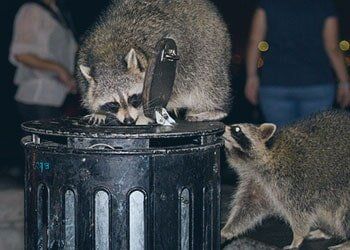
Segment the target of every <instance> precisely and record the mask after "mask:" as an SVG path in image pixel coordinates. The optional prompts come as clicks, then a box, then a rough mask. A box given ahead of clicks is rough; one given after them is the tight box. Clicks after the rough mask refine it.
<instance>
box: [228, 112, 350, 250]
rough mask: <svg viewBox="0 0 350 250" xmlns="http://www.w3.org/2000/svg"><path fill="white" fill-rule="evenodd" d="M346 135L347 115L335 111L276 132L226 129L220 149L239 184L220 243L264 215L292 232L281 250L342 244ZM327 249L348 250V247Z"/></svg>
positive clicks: (267, 127)
mask: <svg viewBox="0 0 350 250" xmlns="http://www.w3.org/2000/svg"><path fill="white" fill-rule="evenodd" d="M349 131H350V115H349V114H348V113H346V112H340V111H325V112H322V113H319V114H316V115H314V116H312V117H310V118H308V119H305V120H303V121H300V122H297V123H295V124H292V125H289V126H286V127H284V128H282V129H280V130H279V131H276V126H275V125H274V124H262V125H260V126H255V125H252V124H236V125H231V126H227V127H226V131H225V133H224V139H225V150H226V154H227V158H228V162H229V164H230V166H231V167H232V168H233V169H234V170H236V172H237V173H238V175H239V176H240V184H239V186H238V189H237V192H236V194H235V198H234V200H233V204H232V210H231V211H230V214H229V217H228V220H227V223H226V225H225V227H224V228H223V229H222V231H221V237H222V240H223V241H225V240H228V239H232V238H234V237H238V236H240V235H242V234H243V233H245V232H246V231H247V230H249V229H252V228H253V227H255V226H256V225H257V224H259V223H261V221H262V220H263V219H264V218H265V217H267V216H279V217H281V218H283V219H284V220H286V222H288V223H289V225H290V227H291V228H292V231H293V241H292V243H291V245H290V246H287V247H285V249H291V248H298V247H300V245H301V244H302V242H303V240H304V239H305V238H306V237H309V236H310V237H311V238H317V237H327V234H330V235H332V236H335V237H339V238H341V239H344V240H348V239H349V237H350V133H349ZM311 229H320V230H322V231H320V230H317V231H311V232H310V230H311ZM323 232H325V233H327V234H325V233H323ZM330 249H350V243H349V241H346V242H345V243H343V244H340V245H337V246H334V247H330Z"/></svg>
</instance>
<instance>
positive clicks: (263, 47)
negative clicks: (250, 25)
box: [258, 41, 270, 52]
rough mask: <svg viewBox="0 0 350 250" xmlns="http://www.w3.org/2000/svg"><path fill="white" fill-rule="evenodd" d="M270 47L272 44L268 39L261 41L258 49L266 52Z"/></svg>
mask: <svg viewBox="0 0 350 250" xmlns="http://www.w3.org/2000/svg"><path fill="white" fill-rule="evenodd" d="M269 48H270V45H269V43H268V42H266V41H261V42H260V43H259V44H258V49H259V50H260V51H261V52H266V51H268V50H269Z"/></svg>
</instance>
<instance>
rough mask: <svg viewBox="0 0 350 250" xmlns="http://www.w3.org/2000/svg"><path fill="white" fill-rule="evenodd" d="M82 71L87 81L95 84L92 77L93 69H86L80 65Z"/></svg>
mask: <svg viewBox="0 0 350 250" xmlns="http://www.w3.org/2000/svg"><path fill="white" fill-rule="evenodd" d="M79 68H80V71H81V73H82V74H83V76H84V77H85V79H86V80H87V81H88V82H89V83H90V84H92V83H94V79H93V78H92V76H91V69H90V68H89V67H86V66H84V65H79Z"/></svg>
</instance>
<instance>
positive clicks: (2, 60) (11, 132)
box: [0, 0, 350, 172]
mask: <svg viewBox="0 0 350 250" xmlns="http://www.w3.org/2000/svg"><path fill="white" fill-rule="evenodd" d="M24 2H25V1H23V0H5V1H4V0H3V1H2V2H1V8H0V18H1V21H0V25H1V29H0V30H1V33H0V65H1V77H0V79H1V82H0V110H1V113H0V131H1V132H0V135H1V137H0V172H1V170H2V169H6V168H7V167H9V166H11V165H14V164H18V163H19V162H20V159H21V158H22V154H21V147H20V144H19V138H20V126H19V121H18V116H17V112H16V106H15V104H14V101H13V96H14V93H15V86H14V85H13V83H12V78H13V73H14V68H13V67H12V66H11V65H10V64H9V62H8V59H7V58H8V48H9V44H10V41H11V36H12V24H13V21H14V16H15V14H16V11H17V10H18V8H19V7H20V6H21V5H22V4H23V3H24ZM108 2H109V1H108V0H95V1H91V0H90V1H89V0H67V5H68V6H69V8H70V9H71V12H72V15H73V19H74V22H75V27H76V31H77V34H78V36H79V37H80V36H81V35H82V34H84V32H85V31H86V29H87V28H88V27H89V26H90V25H91V24H92V23H93V22H94V21H95V20H96V17H97V16H98V14H99V13H100V11H101V10H103V9H104V8H105V7H106V6H107V4H108ZM214 2H215V3H216V4H217V6H218V7H219V9H220V10H221V12H222V14H223V16H224V18H225V20H226V22H227V23H228V25H229V28H230V31H231V34H232V45H233V53H232V58H233V64H232V85H233V89H234V96H235V97H234V99H233V103H232V104H233V105H232V111H231V115H230V117H229V118H228V119H227V122H237V121H239V122H260V121H262V120H263V117H261V115H260V112H259V109H258V107H252V106H251V105H249V104H248V103H247V101H246V100H245V99H244V97H243V93H242V89H243V84H244V81H245V72H244V54H245V46H246V42H247V37H248V33H249V27H250V22H251V17H252V14H253V11H254V9H255V7H256V4H257V2H258V0H215V1H214ZM335 3H336V7H337V10H338V13H339V18H340V27H341V35H340V39H341V40H343V39H345V40H350V15H348V13H349V11H350V1H348V0H336V1H335ZM349 61H350V60H349Z"/></svg>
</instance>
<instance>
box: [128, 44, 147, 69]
mask: <svg viewBox="0 0 350 250" xmlns="http://www.w3.org/2000/svg"><path fill="white" fill-rule="evenodd" d="M124 59H125V62H126V65H127V68H128V70H129V71H130V72H131V73H136V74H137V73H141V72H143V71H145V68H146V66H147V65H146V64H147V62H146V59H145V57H144V56H143V55H142V54H138V53H137V52H136V51H135V50H134V49H131V50H130V51H129V52H128V54H127V55H126V56H125V58H124Z"/></svg>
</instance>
